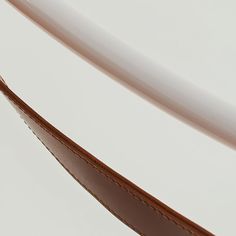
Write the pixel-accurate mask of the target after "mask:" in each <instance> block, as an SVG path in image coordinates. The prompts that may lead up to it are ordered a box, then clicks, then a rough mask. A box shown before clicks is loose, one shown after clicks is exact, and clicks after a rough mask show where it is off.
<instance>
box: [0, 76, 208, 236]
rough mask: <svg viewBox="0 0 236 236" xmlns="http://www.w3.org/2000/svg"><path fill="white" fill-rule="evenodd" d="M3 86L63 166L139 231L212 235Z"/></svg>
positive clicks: (0, 83) (177, 235)
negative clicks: (148, 191) (82, 145)
mask: <svg viewBox="0 0 236 236" xmlns="http://www.w3.org/2000/svg"><path fill="white" fill-rule="evenodd" d="M0 90H1V91H2V92H3V94H4V95H5V96H6V97H7V98H8V99H9V101H10V102H11V104H12V105H13V106H14V107H15V109H16V110H17V112H19V114H20V116H21V117H22V118H23V120H24V121H25V123H26V124H27V125H28V127H29V128H30V129H31V130H32V132H33V133H34V134H35V135H36V136H37V138H38V139H39V140H40V141H41V143H42V144H43V145H44V146H45V147H46V148H47V149H48V151H49V152H51V154H52V155H53V156H54V157H55V158H56V159H57V160H58V161H59V162H60V163H61V164H62V166H63V167H64V168H65V169H66V170H67V171H68V172H69V173H70V174H71V175H72V176H73V177H74V178H75V179H76V180H77V181H78V182H79V183H80V184H81V185H82V186H83V187H84V188H85V189H86V190H87V191H88V192H90V193H91V194H92V195H93V196H94V197H95V198H96V199H97V200H98V201H99V202H100V203H101V204H103V205H104V206H105V207H106V208H107V209H108V210H109V211H110V212H111V213H112V214H113V215H115V216H116V217H117V218H118V219H120V220H121V221H122V222H123V223H125V224H126V225H128V226H129V227H130V228H132V229H133V230H134V231H136V232H137V233H138V234H140V235H148V236H149V235H150V236H154V235H166V236H187V235H204V236H206V235H212V234H211V233H209V232H208V231H206V230H205V229H203V228H201V227H200V226H198V225H196V224H195V223H193V222H191V221H190V220H188V219H186V218H185V217H183V216H181V215H180V214H178V213H177V212H175V211H174V210H172V209H170V208H169V207H167V206H166V205H165V204H163V203H162V202H160V201H159V200H157V199H156V198H154V197H152V196H151V195H149V194H148V193H146V192H145V191H143V190H142V189H140V188H138V187H137V186H135V185H134V184H133V183H131V182H130V181H129V180H127V179H125V178H124V177H122V176H121V175H119V174H118V173H116V172H115V171H113V170H112V169H110V168H109V167H108V166H106V165H105V164H104V163H102V162H101V161H99V160H98V159H97V158H95V157H94V156H92V155H91V154H90V153H88V152H87V151H85V150H84V149H83V148H82V147H80V146H79V145H77V144H76V143H74V142H73V141H71V140H70V139H69V138H68V137H66V136H65V135H64V134H62V133H61V132H60V131H58V130H57V129H56V128H54V127H53V126H52V125H51V124H49V123H48V122H47V121H46V120H44V119H43V118H42V117H40V116H39V115H38V114H37V113H36V112H35V111H33V110H32V109H31V108H30V107H29V106H28V105H26V104H25V103H24V102H23V101H22V100H21V99H20V98H19V97H17V96H16V95H15V94H14V93H13V92H12V91H11V90H10V89H9V88H8V87H7V85H6V84H5V83H4V82H3V80H0ZM78 204H79V203H78Z"/></svg>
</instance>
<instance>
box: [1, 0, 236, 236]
mask: <svg viewBox="0 0 236 236" xmlns="http://www.w3.org/2000/svg"><path fill="white" fill-rule="evenodd" d="M71 3H72V4H73V6H74V7H75V8H78V9H79V10H80V11H81V12H83V13H84V14H85V15H87V16H88V17H89V18H91V19H92V20H94V21H96V22H97V23H98V24H100V25H101V26H103V27H105V28H106V29H107V30H108V31H109V32H111V33H113V34H114V35H115V36H117V37H120V38H121V39H122V40H124V41H126V43H128V44H130V45H133V46H134V47H135V48H136V49H138V50H140V51H142V53H144V54H145V55H147V56H149V57H151V58H152V59H154V60H155V61H157V62H159V63H162V64H164V65H165V66H166V67H169V69H171V70H173V71H175V72H176V73H177V74H179V75H180V76H183V77H184V78H186V79H188V80H189V81H192V82H193V83H196V84H198V85H199V86H201V87H204V88H205V89H207V90H209V91H210V92H212V93H214V94H215V95H216V96H218V97H220V98H223V99H225V100H227V102H229V103H232V104H234V102H235V80H234V79H233V78H234V77H235V76H236V70H235V66H234V63H235V59H236V54H235V52H236V48H235V40H236V35H235V32H234V30H232V29H234V25H235V23H234V22H235V14H234V12H235V11H234V10H235V2H233V1H225V2H222V1H198V2H197V3H196V2H195V1H189V0H188V1H187V0H186V1H184V0H182V1H178V2H177V1H170V0H168V1H165V2H163V1H152V0H150V1H146V0H145V1H138V2H137V1H136V0H135V1H133V0H129V1H127V0H120V1H119V2H118V1H116V2H114V1H108V0H100V1H96V2H94V1H92V0H86V1H82V0H80V1H79V0H74V1H72V0H71ZM104 6H106V8H105V7H104ZM134 6H136V8H135V9H134ZM170 6H172V7H171V8H170ZM124 9H125V10H124ZM0 12H1V13H0V19H1V21H0V28H1V44H0V51H1V53H0V73H1V75H2V76H3V77H4V78H5V79H6V80H7V83H8V84H9V85H10V87H12V88H13V89H14V90H15V91H16V92H17V93H18V94H19V95H21V96H22V97H23V98H24V99H25V100H26V101H27V102H28V103H29V104H31V105H32V107H34V108H35V109H36V110H37V111H39V112H40V113H41V114H42V115H43V116H45V117H46V118H47V119H49V120H50V121H51V122H52V123H53V124H55V125H56V126H57V127H59V128H60V129H62V130H63V131H64V132H65V133H66V134H68V135H69V136H70V137H71V138H72V139H74V140H75V141H77V142H78V143H79V144H80V145H82V146H83V147H85V148H87V149H88V150H89V151H90V152H92V153H93V154H95V155H97V156H98V157H100V158H101V159H102V160H103V161H104V162H106V163H108V164H109V165H110V166H112V167H113V168H114V169H116V170H118V171H120V172H121V173H122V174H124V175H125V176H126V177H128V178H130V179H131V180H133V181H134V182H135V183H137V184H138V185H139V186H141V187H143V188H144V189H146V190H147V191H149V192H150V193H152V194H153V195H155V196H157V197H158V198H160V199H161V200H162V201H164V202H165V203H167V204H169V205H170V206H171V207H173V208H175V209H177V210H178V211H180V212H181V213H182V214H184V215H186V216H187V217H190V218H191V219H192V220H194V221H196V222H197V223H199V224H201V225H203V226H204V227H206V228H207V229H209V230H211V231H212V232H214V233H216V235H234V234H235V227H234V224H235V222H234V221H235V220H234V219H235V217H234V215H235V211H236V204H235V199H236V191H235V178H236V174H235V166H236V156H235V152H234V151H233V150H231V149H229V148H227V147H226V146H224V145H222V144H220V143H218V142H216V141H214V140H212V139H210V138H208V137H207V136H205V135H203V134H201V133H200V132H198V131H196V130H194V129H192V128H190V127H189V126H187V125H185V124H183V123H182V122H180V121H178V120H176V119H175V118H173V117H171V116H169V115H167V114H166V113H164V112H163V111H160V110H159V109H157V108H155V107H154V106H153V105H151V104H149V103H148V102H145V101H144V100H143V99H141V98H140V97H138V96H137V95H135V94H133V93H131V92H130V91H128V90H126V89H124V88H123V86H120V85H119V84H117V83H116V82H114V81H112V80H110V79H109V78H108V77H107V76H105V75H104V74H103V73H101V72H99V71H98V70H96V69H95V68H93V67H92V66H90V65H88V64H87V63H85V62H84V61H83V60H81V59H80V58H79V57H78V56H76V55H74V54H73V53H71V52H70V51H69V50H67V49H65V48H64V47H63V46H61V45H60V44H59V43H57V42H56V41H55V40H53V39H51V38H50V37H49V36H48V35H47V34H45V33H44V32H43V31H41V30H40V29H38V28H36V27H35V25H33V24H32V23H31V22H29V21H28V20H27V19H25V18H24V17H23V16H21V15H20V14H19V13H17V12H16V11H15V10H14V9H12V7H10V6H9V5H8V4H7V3H6V2H5V1H0ZM131 13H132V17H130V15H131ZM153 22H155V25H154V23H153ZM148 25H153V27H147V26H148ZM46 85H47V86H46ZM59 103H60V104H63V109H62V107H61V105H59ZM72 103H73V105H74V104H77V107H78V109H74V106H71V104H72ZM0 108H1V122H0V130H1V135H0V143H1V148H0V157H1V165H0V186H1V194H0V209H1V211H0V220H1V222H2V224H1V227H0V234H1V235H7V236H8V235H10V236H11V235H16V234H17V235H24V236H25V235H26V236H28V235H29V236H31V235H59V236H60V235H72V236H73V235H79V234H80V235H135V234H134V233H133V232H132V231H130V230H129V229H128V228H127V227H125V226H124V225H123V224H122V223H120V222H119V221H117V220H116V219H115V218H114V217H112V216H111V215H110V214H109V213H108V212H107V211H106V210H104V209H103V207H101V206H100V205H99V204H97V202H96V201H94V200H93V198H92V197H90V196H89V194H87V193H86V192H85V191H84V190H83V189H82V188H81V187H79V186H78V184H77V183H75V181H74V180H73V179H72V178H71V177H70V176H69V175H68V174H67V173H66V172H65V171H64V170H63V169H62V168H61V167H60V166H59V165H58V164H57V162H56V161H55V160H54V159H53V158H52V157H51V155H50V154H49V153H48V152H47V151H46V150H44V148H43V147H42V146H41V145H40V144H39V143H38V140H37V139H34V138H33V136H32V134H31V133H30V131H27V128H26V127H25V125H24V124H23V122H22V121H21V120H20V119H18V116H17V115H16V114H15V112H14V110H13V109H12V108H11V107H10V106H9V104H8V103H7V102H6V101H5V100H4V99H3V98H2V97H1V98H0ZM170 147H171V148H170ZM131 163H132V165H133V166H131ZM170 163H171V165H170ZM167 171H168V175H167V174H166V172H167ZM104 226H106V228H105V227H104Z"/></svg>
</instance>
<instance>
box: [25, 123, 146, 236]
mask: <svg viewBox="0 0 236 236" xmlns="http://www.w3.org/2000/svg"><path fill="white" fill-rule="evenodd" d="M24 123H25V124H26V125H27V127H28V128H29V129H30V131H31V132H32V133H33V134H34V135H35V136H36V138H37V139H38V140H39V141H40V142H41V143H42V144H43V146H44V147H45V148H46V149H47V150H48V151H49V152H50V153H51V155H53V156H54V157H55V159H56V160H57V161H58V162H59V163H60V164H61V166H62V167H63V168H64V169H65V170H66V171H67V172H68V173H69V174H70V175H71V176H72V177H73V178H74V179H75V180H76V181H78V182H79V184H80V185H81V186H82V187H84V188H85V189H86V190H87V191H88V192H89V193H90V194H91V195H92V196H93V197H95V198H96V199H97V200H98V201H99V202H100V203H101V204H102V205H104V206H105V207H106V209H107V210H108V211H110V212H111V213H112V214H114V215H115V216H116V217H117V218H119V219H120V220H121V221H122V222H124V223H125V224H126V225H128V226H129V227H130V228H132V229H133V230H134V231H136V232H137V233H138V234H140V235H141V236H145V234H144V233H141V232H140V231H139V230H138V229H137V228H136V227H135V226H133V225H131V224H130V223H128V222H127V221H126V220H125V219H123V218H122V217H121V216H119V215H118V214H117V213H116V212H115V211H114V210H112V209H111V208H110V207H109V206H108V205H107V204H105V203H104V202H103V201H102V200H101V199H100V198H99V197H98V196H97V195H96V194H95V193H93V192H92V191H91V190H90V189H89V188H88V187H87V186H86V185H85V184H83V183H81V181H80V180H79V179H78V178H77V177H76V176H75V175H74V174H73V173H72V172H71V171H70V170H69V169H68V168H67V167H66V166H65V165H64V164H63V163H62V162H61V161H60V160H59V158H58V157H57V156H56V155H55V154H54V153H53V152H52V151H51V149H50V148H49V147H48V146H47V145H46V144H45V143H44V142H43V141H42V140H41V139H40V138H39V137H38V135H37V134H36V133H35V132H34V131H33V130H32V129H31V128H30V126H29V125H28V124H27V122H26V121H24Z"/></svg>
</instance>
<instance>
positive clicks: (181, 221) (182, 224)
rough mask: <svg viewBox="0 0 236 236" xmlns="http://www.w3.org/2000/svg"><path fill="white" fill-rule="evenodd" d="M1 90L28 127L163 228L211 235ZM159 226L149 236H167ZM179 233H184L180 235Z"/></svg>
mask: <svg viewBox="0 0 236 236" xmlns="http://www.w3.org/2000/svg"><path fill="white" fill-rule="evenodd" d="M0 90H1V91H2V92H3V94H4V95H5V96H6V97H7V98H8V99H9V100H10V101H11V102H12V104H13V106H14V107H15V108H16V110H17V111H18V112H19V113H22V112H23V113H22V114H23V117H24V118H25V120H28V121H30V122H33V123H31V125H32V124H33V126H34V125H35V124H38V125H39V126H40V127H41V128H42V129H44V130H45V131H47V132H48V133H49V134H51V136H52V137H53V138H54V139H57V140H59V141H60V143H61V144H63V145H64V146H66V147H69V148H70V150H72V151H73V153H75V154H76V155H77V156H78V157H79V158H81V156H83V158H85V159H86V161H87V162H88V163H90V164H91V165H93V166H95V167H96V168H97V169H98V170H99V172H101V173H103V174H104V175H105V176H108V177H109V179H111V180H112V184H113V185H116V186H119V187H121V188H123V189H125V190H126V191H127V193H128V194H127V195H126V196H125V197H126V198H127V200H130V198H136V200H137V199H138V200H139V201H138V203H136V204H144V205H146V206H148V207H150V208H152V209H154V210H155V211H157V212H158V213H160V214H159V215H158V220H159V218H160V219H161V221H160V222H161V223H163V225H164V224H165V221H168V222H172V223H173V225H174V226H175V227H176V234H175V233H174V235H213V234H211V233H209V232H208V231H206V230H205V229H203V228H202V227H200V226H198V225H197V224H195V223H193V222H192V221H190V220H188V219H187V218H185V217H183V216H182V215H180V214H179V213H177V212H175V211H174V210H172V209H171V208H169V207H167V206H166V205H165V204H163V203H162V202H160V201H159V200H157V199H156V198H154V197H152V196H151V195H150V194H148V193H146V192H145V191H143V190H142V189H140V188H139V187H137V186H136V185H134V184H133V183H131V182H130V181H129V180H127V179H125V178H124V177H122V176H121V175H119V174H118V173H116V172H115V171H113V170H112V169H110V168H109V167H108V166H106V165H105V164H104V163H102V162H101V161H99V160H98V159H97V158H95V157H94V156H92V155H91V154H90V153H88V152H87V151H85V150H84V149H83V148H82V147H80V146H79V145H77V144H76V143H74V142H73V141H72V140H70V139H69V138H68V137H66V136H65V135H64V134H62V133H61V132H60V131H58V130H57V129H56V128H54V127H53V126H52V125H51V124H49V123H48V122H47V121H46V120H44V119H43V118H42V117H40V116H39V115H38V114H37V113H36V112H35V111H33V110H32V109H31V108H30V107H29V106H28V105H27V104H25V103H24V102H23V101H22V100H21V99H20V98H19V97H17V96H16V95H15V94H14V93H13V92H12V91H11V90H10V89H9V88H8V87H7V85H6V84H5V83H4V82H3V80H0ZM22 114H21V116H22ZM25 115H26V116H25ZM34 122H35V124H34ZM27 123H28V122H27ZM29 126H30V125H29ZM30 128H31V127H30ZM41 132H42V130H41ZM45 146H46V145H45ZM46 147H47V148H48V149H49V147H48V146H46ZM49 151H50V150H49ZM52 154H53V153H52ZM60 163H61V164H62V165H63V166H64V163H62V162H60ZM64 167H65V166H64ZM67 171H68V172H69V173H70V174H71V175H72V176H73V177H75V179H76V180H77V181H78V182H80V180H79V179H78V178H77V177H76V176H75V175H73V173H72V172H73V171H74V170H72V171H71V170H70V169H67ZM90 171H91V170H90ZM82 185H83V184H82ZM116 186H115V187H116ZM83 187H85V188H86V189H87V190H88V191H89V192H90V193H91V194H92V195H93V196H95V198H97V197H96V193H94V192H92V191H91V190H90V189H88V188H87V186H85V185H83ZM103 197H104V196H101V198H103ZM97 199H98V198H97ZM98 200H99V201H100V202H101V203H102V204H103V205H104V206H105V207H106V208H107V209H108V210H109V211H110V212H112V213H113V214H114V215H115V216H116V217H117V218H119V219H120V220H122V221H123V222H124V223H125V224H126V225H128V226H129V227H130V228H132V229H133V230H135V231H136V232H137V233H139V234H141V235H151V234H149V233H143V229H140V227H139V225H135V226H134V225H133V224H130V223H129V218H128V219H125V217H126V216H122V217H121V216H120V215H118V214H116V213H115V212H114V211H113V207H114V206H112V205H109V206H108V205H106V204H104V202H103V201H102V199H98ZM124 204H125V203H124ZM137 207H139V206H138V205H137ZM142 209H143V208H142ZM140 214H141V215H140V216H138V217H141V218H142V212H140ZM158 222H159V221H158ZM160 222H159V223H160ZM159 227H160V228H161V230H162V231H160V232H158V231H157V232H156V233H155V232H154V233H153V234H152V235H170V234H166V233H165V230H166V229H165V228H164V229H163V228H162V226H161V224H160V226H159ZM171 227H172V226H171ZM180 229H181V231H180ZM163 230H164V231H163ZM177 232H178V233H177ZM179 232H180V233H179ZM181 232H183V234H182V233H181ZM172 235H173V234H172Z"/></svg>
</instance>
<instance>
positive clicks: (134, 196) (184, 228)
mask: <svg viewBox="0 0 236 236" xmlns="http://www.w3.org/2000/svg"><path fill="white" fill-rule="evenodd" d="M7 97H8V98H9V100H11V101H12V102H13V103H14V104H15V105H16V106H17V107H18V108H19V109H20V110H21V111H22V112H23V113H24V114H25V115H27V116H28V117H29V118H30V119H32V120H33V121H34V122H35V123H36V124H37V125H39V126H40V127H41V128H42V129H43V130H44V131H45V132H47V133H48V134H49V135H50V136H52V137H53V138H55V139H56V140H57V141H59V142H60V143H61V144H62V145H64V146H65V147H66V148H67V149H68V150H70V151H71V152H73V153H74V154H76V156H77V157H79V158H80V159H82V160H84V161H85V162H86V163H87V164H88V165H90V166H91V167H93V168H94V169H95V170H96V171H98V172H99V173H100V174H102V175H103V176H104V177H106V178H107V179H108V180H111V181H112V182H113V183H115V184H116V185H117V186H118V187H120V188H121V189H123V190H124V191H126V192H127V193H128V194H129V195H130V196H132V197H133V198H134V199H136V200H138V201H139V202H141V203H142V204H144V205H145V206H147V207H149V208H150V209H152V210H153V211H155V212H156V213H158V214H160V215H161V216H162V217H163V218H164V219H166V220H167V221H170V222H172V223H174V224H175V225H176V226H177V227H179V228H180V229H181V230H184V231H186V232H187V233H189V234H190V235H196V234H195V233H194V232H193V231H192V230H190V229H187V228H186V227H185V226H184V225H182V224H180V223H178V222H176V221H175V220H173V219H172V218H170V217H169V216H167V215H165V214H164V213H163V212H162V211H161V210H160V209H158V208H155V207H154V206H151V205H150V204H149V203H148V202H146V201H145V200H144V199H142V198H141V197H139V196H137V195H136V194H135V193H134V192H132V191H130V190H129V189H127V188H126V187H125V186H122V185H121V184H120V183H118V182H117V181H116V180H115V179H113V178H112V177H111V176H109V175H107V174H106V173H104V172H103V171H102V170H100V169H98V168H97V167H96V166H95V165H93V164H92V163H90V162H89V161H88V160H86V159H85V158H84V157H82V156H81V155H80V154H79V153H77V152H76V151H74V150H73V149H72V148H71V147H69V146H68V145H67V144H66V143H64V142H63V141H62V140H60V139H59V138H58V137H56V136H55V135H54V134H52V133H51V132H50V131H49V130H47V129H46V128H45V127H43V126H42V125H41V124H40V123H39V122H37V121H36V120H35V118H34V117H32V116H31V115H29V114H27V113H26V112H25V111H24V110H23V109H22V108H21V107H20V106H19V105H18V104H16V102H15V101H13V100H12V99H11V98H10V97H9V96H8V95H7ZM27 126H28V125H27ZM31 130H32V129H31ZM32 132H33V131H32ZM36 137H37V135H36ZM37 138H38V137H37ZM39 140H40V139H39ZM40 141H41V140H40ZM41 142H42V141H41ZM42 144H43V142H42ZM43 145H44V144H43ZM44 146H45V147H46V148H47V146H46V145H44ZM47 149H48V148H47ZM50 153H52V152H51V151H50ZM53 156H55V155H54V154H53ZM56 159H57V158H56ZM57 160H58V159H57ZM59 162H60V161H59ZM60 163H61V162H60ZM61 164H62V163H61ZM62 166H63V167H64V165H62ZM64 168H65V167H64ZM65 169H66V170H67V171H68V169H67V168H65ZM68 172H69V173H70V174H71V175H72V176H73V177H74V178H75V179H76V180H77V181H78V182H79V183H80V181H79V180H78V178H77V177H75V176H74V175H73V174H72V173H71V172H70V171H68ZM80 184H81V183H80ZM81 185H82V186H84V185H83V184H81ZM84 187H85V189H86V190H88V189H87V187H86V186H84ZM88 191H89V192H90V193H91V191H90V190H88ZM91 194H92V195H93V196H95V194H94V193H91ZM96 198H97V199H98V200H99V198H98V197H96ZM99 201H100V202H101V203H102V201H101V200H99ZM102 204H103V205H104V206H106V205H105V204H104V203H102ZM106 207H107V209H108V210H109V209H110V208H109V207H108V206H106ZM109 211H110V210H109ZM111 212H112V213H113V214H115V215H116V216H118V218H119V219H121V220H122V221H123V222H124V223H125V224H127V225H128V226H132V225H130V224H129V223H128V222H126V221H125V220H124V219H122V217H121V216H119V215H117V214H116V213H115V212H113V211H111ZM131 228H133V229H134V230H135V231H136V232H138V231H139V230H137V229H136V228H135V227H134V226H132V227H131ZM138 233H139V234H140V232H138ZM141 235H144V234H143V233H141Z"/></svg>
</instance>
